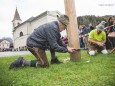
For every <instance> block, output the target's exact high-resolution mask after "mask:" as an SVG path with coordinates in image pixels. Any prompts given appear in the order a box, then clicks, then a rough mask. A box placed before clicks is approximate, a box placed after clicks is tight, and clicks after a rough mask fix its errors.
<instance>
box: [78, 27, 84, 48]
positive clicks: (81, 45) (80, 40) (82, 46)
mask: <svg viewBox="0 0 115 86" xmlns="http://www.w3.org/2000/svg"><path fill="white" fill-rule="evenodd" d="M82 28H83V26H82V25H79V29H78V34H79V44H80V48H83V49H84V48H85V45H84V42H83V29H82Z"/></svg>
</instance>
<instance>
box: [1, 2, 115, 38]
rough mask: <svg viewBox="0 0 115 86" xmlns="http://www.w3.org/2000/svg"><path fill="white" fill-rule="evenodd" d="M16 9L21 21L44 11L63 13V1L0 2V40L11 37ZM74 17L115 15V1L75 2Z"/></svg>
mask: <svg viewBox="0 0 115 86" xmlns="http://www.w3.org/2000/svg"><path fill="white" fill-rule="evenodd" d="M16 6H17V9H18V12H19V15H20V17H21V19H22V21H25V20H27V19H28V18H30V17H31V16H37V15H39V14H40V13H42V12H44V11H46V10H47V11H54V10H58V11H60V12H61V13H62V14H64V13H65V8H64V0H0V38H2V37H12V19H13V17H14V13H15V9H16ZM75 6H76V15H77V16H82V15H96V16H103V15H115V0H75Z"/></svg>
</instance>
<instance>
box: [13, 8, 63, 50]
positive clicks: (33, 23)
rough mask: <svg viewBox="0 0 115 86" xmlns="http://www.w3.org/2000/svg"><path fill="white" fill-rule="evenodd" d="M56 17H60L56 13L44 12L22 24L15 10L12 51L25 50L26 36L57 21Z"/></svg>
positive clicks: (58, 13)
mask: <svg viewBox="0 0 115 86" xmlns="http://www.w3.org/2000/svg"><path fill="white" fill-rule="evenodd" d="M57 15H61V13H60V12H58V11H45V12H43V13H41V14H40V15H38V16H36V17H30V18H29V19H27V20H26V21H24V22H22V20H21V18H20V16H19V13H18V10H17V8H16V11H15V14H14V18H13V20H12V24H13V44H14V49H16V50H17V51H19V50H23V49H25V48H26V40H27V38H28V36H29V35H30V34H31V33H32V32H33V31H34V29H35V28H37V27H38V26H40V25H42V24H45V23H48V22H51V21H55V20H57Z"/></svg>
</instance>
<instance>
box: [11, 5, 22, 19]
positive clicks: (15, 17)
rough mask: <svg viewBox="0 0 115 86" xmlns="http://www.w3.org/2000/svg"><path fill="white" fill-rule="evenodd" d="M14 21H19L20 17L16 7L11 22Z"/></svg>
mask: <svg viewBox="0 0 115 86" xmlns="http://www.w3.org/2000/svg"><path fill="white" fill-rule="evenodd" d="M14 20H21V18H20V15H19V13H18V10H17V7H16V11H15V14H14V19H13V20H12V21H14Z"/></svg>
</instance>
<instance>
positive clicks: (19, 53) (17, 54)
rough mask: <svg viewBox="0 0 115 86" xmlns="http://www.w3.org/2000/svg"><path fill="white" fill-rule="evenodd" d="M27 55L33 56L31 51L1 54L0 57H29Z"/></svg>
mask: <svg viewBox="0 0 115 86" xmlns="http://www.w3.org/2000/svg"><path fill="white" fill-rule="evenodd" d="M27 54H31V53H30V52H29V51H15V52H10V51H9V52H0V57H8V56H19V55H27Z"/></svg>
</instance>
